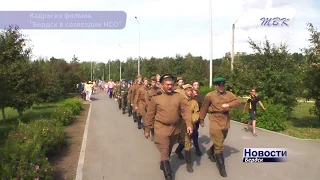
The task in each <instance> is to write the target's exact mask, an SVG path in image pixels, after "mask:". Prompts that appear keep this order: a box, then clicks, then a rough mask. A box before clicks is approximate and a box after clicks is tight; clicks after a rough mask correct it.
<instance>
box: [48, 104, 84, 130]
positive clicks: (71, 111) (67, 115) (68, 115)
mask: <svg viewBox="0 0 320 180" xmlns="http://www.w3.org/2000/svg"><path fill="white" fill-rule="evenodd" d="M81 111H82V101H81V99H79V98H69V99H66V100H65V101H64V102H63V103H62V106H60V107H58V108H56V109H55V110H54V111H53V114H52V119H54V120H57V121H59V122H61V123H62V124H63V125H65V126H67V125H69V124H71V123H72V122H73V120H74V118H73V116H75V115H78V114H79V113H80V112H81Z"/></svg>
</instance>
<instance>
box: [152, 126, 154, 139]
mask: <svg viewBox="0 0 320 180" xmlns="http://www.w3.org/2000/svg"><path fill="white" fill-rule="evenodd" d="M151 141H154V129H153V128H152V129H151Z"/></svg>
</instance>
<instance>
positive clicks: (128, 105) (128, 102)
mask: <svg viewBox="0 0 320 180" xmlns="http://www.w3.org/2000/svg"><path fill="white" fill-rule="evenodd" d="M131 93H132V86H131V84H130V83H129V84H128V95H127V108H128V117H130V116H131V115H132V106H131Z"/></svg>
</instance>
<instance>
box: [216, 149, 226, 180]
mask: <svg viewBox="0 0 320 180" xmlns="http://www.w3.org/2000/svg"><path fill="white" fill-rule="evenodd" d="M215 157H216V160H217V162H216V163H217V167H218V169H219V173H220V176H222V177H227V172H226V168H225V165H224V157H223V154H222V153H219V154H215Z"/></svg>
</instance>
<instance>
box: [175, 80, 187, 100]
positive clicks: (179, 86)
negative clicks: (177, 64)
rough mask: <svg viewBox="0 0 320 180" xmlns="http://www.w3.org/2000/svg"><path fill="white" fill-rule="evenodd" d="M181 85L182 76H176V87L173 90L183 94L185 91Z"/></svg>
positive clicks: (182, 82) (182, 83)
mask: <svg viewBox="0 0 320 180" xmlns="http://www.w3.org/2000/svg"><path fill="white" fill-rule="evenodd" d="M183 85H184V81H183V79H182V77H178V78H177V87H176V89H175V91H176V92H178V93H180V94H182V95H183V96H184V94H185V93H184V90H183Z"/></svg>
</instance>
